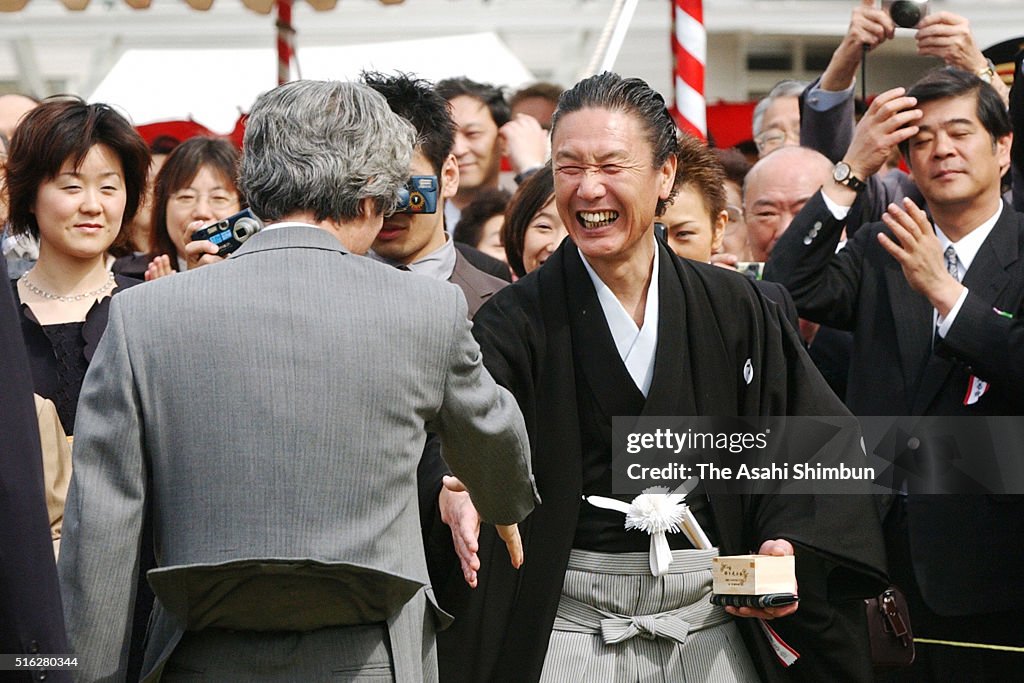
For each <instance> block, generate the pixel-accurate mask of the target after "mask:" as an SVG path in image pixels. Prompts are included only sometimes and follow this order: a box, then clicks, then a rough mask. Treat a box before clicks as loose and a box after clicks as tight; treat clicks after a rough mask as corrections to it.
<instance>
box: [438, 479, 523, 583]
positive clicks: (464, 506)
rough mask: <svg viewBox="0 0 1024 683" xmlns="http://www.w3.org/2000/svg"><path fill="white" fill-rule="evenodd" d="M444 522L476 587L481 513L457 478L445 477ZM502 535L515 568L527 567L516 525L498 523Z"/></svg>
mask: <svg viewBox="0 0 1024 683" xmlns="http://www.w3.org/2000/svg"><path fill="white" fill-rule="evenodd" d="M438 504H439V506H440V508H441V521H442V522H444V523H445V524H447V525H448V527H449V528H450V529H451V531H452V543H453V544H454V546H455V554H456V555H458V557H459V564H460V566H461V567H462V576H463V578H464V579H465V580H466V583H467V584H469V586H470V588H476V586H477V583H478V579H477V572H478V571H479V570H480V557H479V555H477V553H478V552H479V550H480V542H479V539H480V514H479V513H478V512H477V510H476V507H475V506H474V505H473V501H472V500H471V499H470V497H469V492H468V491H466V487H465V485H464V484H463V483H462V482H461V481H459V480H458V479H457V478H455V477H445V478H444V480H443V486H442V487H441V493H440V495H439V497H438ZM495 529H496V530H497V532H498V536H500V537H501V540H503V541H504V542H505V547H506V548H507V549H508V555H509V558H510V559H511V561H512V566H513V567H515V568H516V569H519V567H521V566H522V564H523V542H522V539H521V538H520V537H519V526H518V525H516V524H508V525H503V524H496V525H495Z"/></svg>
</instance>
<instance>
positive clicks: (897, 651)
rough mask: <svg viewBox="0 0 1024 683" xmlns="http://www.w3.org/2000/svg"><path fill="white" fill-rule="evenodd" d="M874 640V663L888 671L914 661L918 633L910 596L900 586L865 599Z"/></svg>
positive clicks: (878, 667)
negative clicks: (914, 628) (913, 627)
mask: <svg viewBox="0 0 1024 683" xmlns="http://www.w3.org/2000/svg"><path fill="white" fill-rule="evenodd" d="M864 606H865V609H866V610H867V618H868V638H869V640H870V642H871V663H872V664H873V665H874V667H875V669H876V670H880V671H884V670H889V669H899V668H902V667H905V666H910V664H911V663H912V662H913V661H914V633H913V631H912V630H911V628H910V612H909V611H908V610H907V599H906V598H905V597H904V595H903V593H901V592H900V589H899V588H897V587H896V586H889V587H888V588H887V589H885V590H884V591H883V592H882V594H881V595H879V596H878V597H877V598H870V599H868V600H865V601H864Z"/></svg>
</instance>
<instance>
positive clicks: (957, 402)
mask: <svg viewBox="0 0 1024 683" xmlns="http://www.w3.org/2000/svg"><path fill="white" fill-rule="evenodd" d="M1012 137H1013V136H1012V134H1011V132H1010V121H1009V117H1008V115H1007V111H1006V108H1005V106H1004V105H1003V101H1002V99H1001V98H1000V96H999V94H998V93H997V92H996V91H995V89H993V88H992V87H991V86H990V85H989V84H987V83H985V82H984V81H983V80H982V79H980V78H979V77H978V76H976V75H975V74H971V73H969V72H965V71H959V70H954V69H942V70H937V71H933V72H931V73H929V74H928V75H926V76H925V77H924V78H922V79H921V80H920V81H918V82H917V83H916V84H915V85H914V86H912V87H911V88H910V90H909V91H908V92H906V94H904V92H903V90H902V88H898V89H895V90H892V91H888V92H886V93H883V94H881V95H879V96H878V97H877V98H876V99H875V101H874V102H873V103H872V104H871V106H870V107H869V108H868V111H867V113H866V114H865V116H864V118H863V119H862V120H861V122H860V124H859V126H858V129H857V133H856V134H855V136H854V143H853V144H852V145H851V152H850V156H849V157H848V158H850V159H851V163H850V168H849V169H848V170H849V173H850V175H851V176H852V177H853V178H854V180H855V181H859V180H860V179H861V178H863V176H864V170H863V168H862V167H861V164H860V163H858V162H857V161H856V160H857V159H862V158H867V159H869V160H870V158H871V156H872V154H870V153H868V154H861V151H863V150H865V149H867V150H869V151H873V154H874V158H875V159H876V160H877V159H878V158H884V157H885V156H886V155H887V154H888V153H889V151H890V149H891V148H892V147H893V146H895V145H897V144H898V145H899V146H900V148H901V151H902V152H903V154H904V157H905V159H906V161H907V165H908V166H909V167H910V174H911V177H912V179H913V180H914V182H915V184H916V185H917V187H918V188H919V189H920V192H921V194H922V195H923V196H924V199H925V201H926V202H927V209H928V213H927V214H926V213H925V211H923V210H922V209H921V208H919V207H918V206H917V205H916V204H915V203H914V202H913V201H911V200H909V199H905V200H903V202H902V203H901V204H899V205H897V204H895V203H893V204H890V205H889V208H888V211H887V212H886V214H885V215H884V216H883V221H882V222H878V223H872V224H869V225H866V226H864V227H863V228H861V229H860V230H859V231H858V232H857V233H856V234H855V235H854V236H853V237H852V238H851V239H850V240H849V242H848V243H847V245H846V247H845V248H843V249H842V250H840V251H838V252H837V251H836V245H837V244H838V242H839V239H840V233H841V232H842V230H843V226H844V223H845V220H846V213H847V211H848V210H849V209H848V207H850V206H851V205H852V204H853V203H854V200H855V199H856V197H857V195H858V193H859V192H862V191H863V188H864V184H863V183H862V182H850V181H847V182H842V181H841V180H840V179H835V180H834V181H833V182H829V183H826V184H825V186H824V188H823V189H822V191H820V192H819V193H817V194H816V195H815V196H814V197H812V198H811V200H810V201H809V202H808V203H807V205H806V206H805V207H804V209H803V210H802V211H801V213H800V214H799V215H798V216H797V217H796V218H795V219H794V221H793V223H792V225H791V226H790V229H789V230H788V231H787V232H786V233H785V234H784V235H783V236H782V238H781V239H780V240H779V242H778V244H776V246H775V249H774V250H773V251H772V256H771V259H770V260H769V262H768V268H767V270H766V277H768V278H770V279H774V280H776V281H778V282H781V283H783V284H784V285H786V287H787V288H788V289H789V290H790V293H791V294H792V295H793V299H794V301H795V302H796V304H797V308H798V309H799V311H800V314H801V315H802V316H804V317H807V318H809V319H811V320H814V321H816V322H820V323H822V324H824V325H831V326H834V327H838V328H840V329H850V330H853V333H854V345H853V356H852V361H851V371H850V380H849V385H848V389H847V396H846V403H847V406H848V407H849V408H850V410H851V411H853V413H854V414H857V415H907V416H910V415H913V416H919V415H925V416H928V415H933V416H961V417H967V416H974V417H982V416H989V415H1020V414H1022V412H1024V398H1022V397H1024V393H1022V392H1021V386H1024V324H1022V323H1021V318H1022V316H1024V215H1021V214H1018V213H1016V212H1015V211H1013V209H1012V208H1011V207H1009V206H1007V205H1005V204H1004V203H1003V201H1002V199H1001V186H1000V179H1001V177H1002V176H1003V174H1004V172H1005V171H1006V169H1007V167H1008V166H1009V162H1010V143H1011V140H1012ZM858 150H859V151H858ZM855 151H856V152H857V153H854V152H855ZM950 424H953V422H950ZM956 424H963V422H962V421H959V422H956ZM968 426H969V425H968ZM910 448H911V449H915V448H916V446H910ZM972 448H974V449H975V451H976V452H974V453H972V454H971V455H972V459H973V461H976V460H977V457H978V456H980V455H981V451H982V444H981V443H974V444H972ZM894 488H895V489H896V490H897V491H898V492H899V494H900V495H897V496H895V500H894V501H893V504H892V506H891V507H890V509H889V510H888V511H887V513H888V514H887V517H886V520H885V530H886V541H887V547H888V550H889V561H890V570H891V575H892V577H893V580H894V581H895V582H896V583H897V584H898V585H899V586H900V587H901V588H903V589H904V590H905V591H906V592H907V595H908V599H909V602H910V611H911V617H912V619H913V622H914V628H915V634H914V635H915V637H918V638H925V639H927V641H928V642H927V643H925V644H920V641H919V647H918V658H919V661H918V662H916V663H915V665H914V668H913V669H912V673H911V676H917V677H916V678H912V680H950V681H966V680H971V681H1000V680H1006V676H1007V674H1008V672H1009V671H1020V670H1021V666H1022V664H1024V651H1021V646H1022V645H1024V626H1022V622H1021V619H1020V610H1021V608H1024V597H1022V594H1021V593H1020V591H1018V590H1017V586H1019V585H1020V583H1021V581H1024V504H1022V503H1021V502H1020V499H1019V497H1017V496H1008V497H1007V496H996V497H992V496H981V495H959V496H939V495H922V494H919V493H916V492H915V489H914V486H910V485H907V484H905V483H903V482H901V481H899V480H897V481H894ZM1007 648H1009V651H1007ZM1014 649H1016V651H1013V650H1014Z"/></svg>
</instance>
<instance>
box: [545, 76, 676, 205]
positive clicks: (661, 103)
mask: <svg viewBox="0 0 1024 683" xmlns="http://www.w3.org/2000/svg"><path fill="white" fill-rule="evenodd" d="M581 109H607V110H609V111H619V112H625V113H627V114H632V115H633V116H636V117H637V119H639V121H640V124H641V125H642V126H643V128H644V130H645V131H646V133H647V142H648V143H649V144H650V146H651V150H652V152H653V158H652V159H651V165H652V167H653V168H658V167H659V166H661V165H662V164H664V163H665V161H666V160H667V159H668V158H669V157H670V156H673V155H674V156H678V155H679V142H678V140H677V137H676V135H677V133H676V124H675V121H673V120H672V115H671V114H669V112H668V109H667V108H666V107H665V98H664V97H662V96H661V93H659V92H658V91H657V90H655V89H654V88H652V87H651V86H649V85H647V83H646V82H645V81H643V80H641V79H639V78H623V77H622V76H620V75H618V74H615V73H612V72H610V71H605V72H604V73H601V74H597V75H596V76H591V77H590V78H585V79H583V80H582V81H580V82H579V83H577V84H576V85H574V86H572V87H571V88H569V89H568V90H566V91H565V92H563V93H562V95H561V97H559V98H558V109H556V110H555V114H554V116H552V117H551V137H552V139H554V137H555V133H556V131H557V130H558V123H559V121H561V120H562V117H563V116H565V115H566V114H569V113H571V112H574V111H579V110H581ZM681 173H682V168H681V167H680V166H679V165H678V164H677V165H676V177H675V179H674V181H673V183H672V186H673V190H672V194H671V195H670V196H669V198H668V199H659V200H658V208H657V215H659V216H660V215H661V214H662V213H664V211H665V205H666V204H667V203H669V202H671V201H672V199H674V198H675V189H674V188H675V187H677V186H678V185H679V181H680V179H681Z"/></svg>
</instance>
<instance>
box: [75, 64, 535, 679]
mask: <svg viewBox="0 0 1024 683" xmlns="http://www.w3.org/2000/svg"><path fill="white" fill-rule="evenodd" d="M414 140H415V134H414V131H413V129H412V127H411V126H410V125H409V124H408V123H407V122H405V121H403V120H402V119H401V118H399V117H398V116H396V115H395V114H393V113H392V112H391V111H390V109H389V108H388V106H387V103H386V102H385V101H384V99H383V98H382V97H381V96H380V95H379V94H377V93H375V92H373V91H372V90H371V89H369V88H367V87H366V86H364V85H359V84H352V83H338V82H325V81H297V82H294V83H289V84H287V85H284V86H281V87H279V88H276V89H274V90H272V91H270V92H268V93H265V94H264V95H261V96H260V98H259V99H258V100H257V102H256V104H255V106H254V107H253V109H252V112H251V115H250V117H249V121H248V125H247V128H246V134H245V149H246V154H245V157H244V160H243V163H242V169H241V173H240V187H242V188H243V189H244V192H245V193H246V196H247V198H248V199H249V202H250V206H251V207H252V208H253V211H254V212H255V213H257V214H258V215H260V216H261V217H263V218H264V219H265V220H266V221H267V222H268V223H269V225H268V226H267V227H266V228H264V229H263V230H262V231H261V232H259V233H258V234H256V235H254V236H253V237H252V238H250V239H249V240H248V241H246V242H245V244H244V245H243V246H242V247H241V248H239V250H238V251H237V252H235V254H234V255H233V256H232V258H230V259H227V260H226V261H225V262H223V263H221V264H220V265H218V266H217V267H216V268H202V269H199V270H198V271H193V272H190V273H187V274H183V275H180V276H177V277H173V278H163V279H160V280H158V281H155V282H151V283H149V284H147V285H146V286H145V287H140V288H139V293H138V294H137V295H134V296H129V297H127V298H125V299H124V300H120V301H118V302H116V304H115V305H114V306H113V307H112V308H111V312H110V324H109V326H108V328H107V332H106V334H105V336H104V338H103V341H102V342H101V344H100V345H99V347H98V349H97V351H96V355H95V357H94V360H93V363H92V365H91V367H90V372H89V374H88V375H87V377H86V379H85V384H84V387H83V390H82V399H81V403H80V406H79V420H78V423H77V431H76V443H75V472H74V477H73V481H72V485H71V492H70V494H69V498H68V506H67V517H66V520H65V538H64V543H63V548H62V553H61V563H60V575H61V588H62V591H63V596H64V599H65V613H66V619H67V622H68V627H69V634H70V638H71V641H72V647H73V649H74V650H75V651H76V653H77V654H78V655H79V656H80V657H81V659H80V663H81V664H82V667H83V668H82V669H81V670H80V671H79V675H80V677H81V680H90V681H91V680H100V679H102V680H107V679H115V678H118V677H121V678H123V676H124V669H125V665H126V659H127V649H128V642H129V641H130V639H131V635H132V634H131V620H130V616H131V613H132V600H133V596H134V587H135V581H136V573H137V572H138V561H139V555H140V546H141V543H142V539H144V538H146V535H145V531H146V530H147V529H148V530H151V533H152V538H153V544H154V550H155V556H156V563H157V568H156V569H154V570H153V571H150V572H149V574H148V579H149V581H150V583H151V585H152V586H153V589H154V592H155V593H156V596H157V599H156V603H155V606H154V614H153V617H152V618H151V620H150V627H149V631H148V633H147V651H146V658H145V663H144V665H143V678H144V680H156V679H157V678H159V677H160V676H161V675H167V676H168V677H171V675H172V674H178V675H182V676H195V675H197V673H198V674H201V675H203V676H205V679H206V680H258V681H296V680H326V679H329V678H331V677H336V676H339V675H340V676H341V677H348V678H360V679H361V678H362V677H374V680H378V679H379V680H385V681H389V680H399V681H412V680H436V678H437V671H436V655H435V650H434V646H433V642H434V636H433V634H434V630H435V624H443V623H444V621H445V620H446V617H445V615H443V613H440V612H437V611H436V609H435V606H434V605H435V603H434V601H433V597H432V594H431V591H430V588H429V585H428V584H429V579H428V577H427V570H426V565H425V562H424V557H423V552H422V545H421V541H420V531H419V514H418V508H417V505H416V502H415V501H416V469H417V466H418V463H419V461H420V454H421V451H422V448H423V444H424V439H425V433H426V431H427V429H429V430H430V431H433V432H436V433H438V434H440V435H441V439H442V441H443V442H444V446H445V455H446V458H447V461H448V463H449V465H450V466H451V467H452V470H453V472H454V473H455V474H457V475H458V476H459V478H460V479H461V480H462V481H463V482H464V483H465V485H466V487H467V488H468V490H469V492H470V494H471V495H472V497H473V501H474V503H475V504H476V506H477V507H478V508H479V509H480V510H481V512H482V516H483V517H484V519H486V520H489V521H492V522H495V523H500V524H505V525H509V526H506V527H501V528H500V529H499V533H500V534H501V535H502V536H503V537H504V538H506V539H507V540H508V542H509V543H510V549H511V550H512V552H513V563H514V564H516V565H517V566H518V564H519V563H520V562H521V561H522V550H521V545H519V544H518V531H517V529H516V527H515V522H517V521H519V520H521V519H523V518H524V517H525V516H526V515H527V514H528V513H529V512H530V510H531V509H532V507H533V500H534V496H535V493H534V487H533V485H532V475H531V473H530V467H529V453H528V446H527V440H526V434H525V430H524V426H523V421H522V416H521V415H520V413H519V411H518V409H517V408H516V404H515V402H514V399H513V398H512V397H511V395H510V394H509V393H508V392H506V391H505V390H503V389H500V388H499V387H497V386H496V385H495V383H494V381H493V380H492V379H491V377H490V375H489V374H488V373H487V372H486V371H485V370H484V369H483V367H482V366H481V364H480V351H479V347H478V346H477V344H476V343H475V342H474V341H473V338H472V336H471V334H470V326H469V322H468V321H467V319H466V303H465V300H464V297H463V296H462V294H461V293H460V292H459V291H458V290H456V289H454V288H452V287H449V286H447V285H445V284H441V283H435V282H432V281H430V280H427V279H423V278H413V277H411V276H409V275H407V274H405V273H400V272H398V271H397V270H395V269H394V268H390V267H387V266H385V265H383V264H380V263H376V262H374V261H373V260H371V259H367V258H358V257H356V256H355V255H357V254H362V253H365V252H366V251H367V250H368V249H369V247H370V245H371V244H372V243H373V240H374V239H375V238H376V236H377V233H378V231H379V230H380V228H381V224H382V220H383V216H384V215H386V214H387V213H389V212H390V211H391V210H392V209H393V207H394V206H395V204H396V203H397V199H398V190H399V188H400V187H401V186H403V185H404V184H405V182H406V181H407V179H408V173H409V161H410V155H411V151H412V146H413V143H414Z"/></svg>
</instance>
